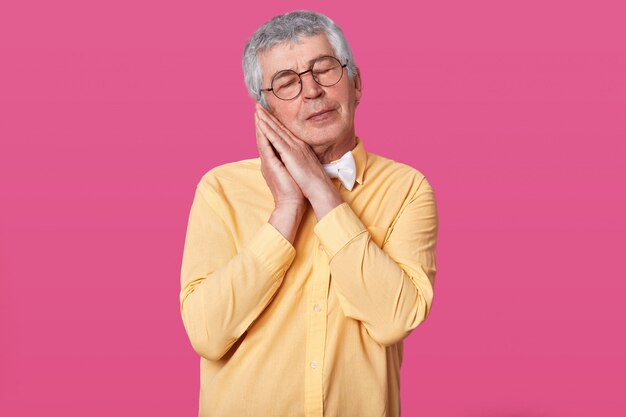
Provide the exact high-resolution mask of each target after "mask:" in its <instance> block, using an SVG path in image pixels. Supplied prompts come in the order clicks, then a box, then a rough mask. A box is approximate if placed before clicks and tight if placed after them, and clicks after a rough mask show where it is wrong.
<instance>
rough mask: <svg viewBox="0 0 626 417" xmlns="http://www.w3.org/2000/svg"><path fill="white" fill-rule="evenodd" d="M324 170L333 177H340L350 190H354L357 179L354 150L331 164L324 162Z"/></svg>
mask: <svg viewBox="0 0 626 417" xmlns="http://www.w3.org/2000/svg"><path fill="white" fill-rule="evenodd" d="M323 166H324V170H325V171H326V172H327V173H328V175H329V176H330V177H331V178H339V180H340V181H341V183H342V184H343V186H344V187H346V189H348V191H352V187H354V181H355V180H356V164H355V163H354V156H352V151H348V152H346V153H345V154H344V155H343V156H342V157H341V158H340V159H338V160H337V161H334V162H331V163H330V164H324V165H323Z"/></svg>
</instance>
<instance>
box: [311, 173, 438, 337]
mask: <svg viewBox="0 0 626 417" xmlns="http://www.w3.org/2000/svg"><path fill="white" fill-rule="evenodd" d="M403 207H404V208H403V209H402V210H401V211H400V213H399V215H398V216H397V218H396V219H395V220H394V222H393V224H392V226H391V231H390V233H389V237H388V239H387V240H386V241H385V242H384V243H383V245H382V248H381V247H379V246H378V245H377V244H376V243H375V242H374V241H373V240H372V236H371V235H370V233H369V231H368V229H367V227H366V226H365V225H364V224H363V223H362V222H361V220H360V219H359V218H358V216H357V215H356V214H355V213H354V212H353V211H352V209H351V208H350V206H349V205H348V203H342V204H340V205H339V206H337V207H335V208H334V209H333V210H331V211H330V212H329V213H327V214H326V215H325V216H324V217H322V218H321V219H320V221H319V222H318V223H317V225H316V226H315V229H314V231H315V234H316V235H317V236H318V238H319V239H320V242H321V243H322V246H323V248H324V251H325V252H326V253H327V255H328V258H329V262H330V271H331V275H332V279H333V283H334V287H335V290H336V294H337V297H338V300H339V303H340V305H341V307H342V310H343V312H344V314H345V315H346V316H347V317H350V318H353V319H355V320H359V321H360V322H361V323H362V324H363V326H365V328H366V330H367V332H368V334H369V335H370V336H371V337H372V338H373V339H374V340H376V341H377V342H378V343H380V344H381V345H383V346H390V345H393V344H395V343H397V342H399V341H401V340H403V339H404V338H405V337H406V336H408V335H409V334H410V332H411V331H412V330H413V329H414V328H415V327H417V326H418V325H419V324H420V323H421V322H422V321H424V320H425V319H426V317H427V316H428V313H429V311H430V308H431V305H432V302H433V289H434V281H435V272H436V267H435V250H436V240H437V230H438V219H437V208H436V203H435V196H434V193H433V190H432V188H431V186H430V184H429V183H428V181H427V180H426V178H423V179H422V181H421V183H420V185H419V187H418V188H417V191H416V192H415V195H413V196H412V197H410V200H409V201H408V203H407V204H405V205H404V206H403Z"/></svg>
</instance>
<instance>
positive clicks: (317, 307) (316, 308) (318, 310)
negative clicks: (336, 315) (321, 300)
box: [313, 304, 322, 313]
mask: <svg viewBox="0 0 626 417" xmlns="http://www.w3.org/2000/svg"><path fill="white" fill-rule="evenodd" d="M313 310H315V312H316V313H319V312H320V311H322V307H320V305H319V304H315V305H314V306H313Z"/></svg>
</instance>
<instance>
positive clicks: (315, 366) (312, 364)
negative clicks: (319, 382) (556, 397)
mask: <svg viewBox="0 0 626 417" xmlns="http://www.w3.org/2000/svg"><path fill="white" fill-rule="evenodd" d="M311 368H313V369H315V368H317V361H311Z"/></svg>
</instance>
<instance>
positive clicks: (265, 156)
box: [256, 124, 282, 165]
mask: <svg viewBox="0 0 626 417" xmlns="http://www.w3.org/2000/svg"><path fill="white" fill-rule="evenodd" d="M256 129H257V148H258V149H259V156H260V157H261V160H262V161H263V160H266V161H267V162H269V163H271V164H274V165H275V164H280V165H282V161H281V159H280V158H279V156H278V155H276V152H275V151H274V148H273V147H272V144H271V143H270V141H269V140H268V139H267V137H266V136H265V134H264V133H263V132H262V131H261V129H260V127H259V125H258V124H257V127H256Z"/></svg>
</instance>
